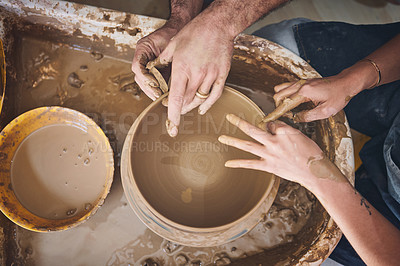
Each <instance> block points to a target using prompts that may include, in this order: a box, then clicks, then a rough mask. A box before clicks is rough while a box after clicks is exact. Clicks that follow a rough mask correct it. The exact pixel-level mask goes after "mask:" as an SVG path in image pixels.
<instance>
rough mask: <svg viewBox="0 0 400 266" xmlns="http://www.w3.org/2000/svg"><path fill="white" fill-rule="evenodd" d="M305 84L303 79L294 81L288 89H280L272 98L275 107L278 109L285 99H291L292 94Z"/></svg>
mask: <svg viewBox="0 0 400 266" xmlns="http://www.w3.org/2000/svg"><path fill="white" fill-rule="evenodd" d="M305 82H306V81H305V80H303V79H302V80H299V81H296V82H294V83H293V84H292V85H290V86H289V87H287V88H284V89H281V90H280V91H279V92H277V93H275V94H274V97H273V98H274V101H275V106H276V107H278V106H279V105H281V104H282V101H283V100H284V99H285V98H288V97H291V96H292V95H293V94H295V93H297V92H298V91H299V90H300V88H301V87H302V86H303V85H304V83H305Z"/></svg>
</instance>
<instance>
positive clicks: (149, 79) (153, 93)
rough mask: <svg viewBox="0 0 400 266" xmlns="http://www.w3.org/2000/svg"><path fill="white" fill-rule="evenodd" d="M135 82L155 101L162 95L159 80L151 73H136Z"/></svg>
mask: <svg viewBox="0 0 400 266" xmlns="http://www.w3.org/2000/svg"><path fill="white" fill-rule="evenodd" d="M135 82H136V83H137V84H138V85H139V87H140V89H141V90H142V91H143V92H144V93H145V94H146V95H147V96H148V97H149V98H150V99H152V100H153V101H154V100H156V99H157V98H159V97H160V96H161V94H162V93H161V91H160V89H159V88H158V86H159V85H158V82H157V80H155V78H154V77H153V76H152V75H151V74H142V75H135Z"/></svg>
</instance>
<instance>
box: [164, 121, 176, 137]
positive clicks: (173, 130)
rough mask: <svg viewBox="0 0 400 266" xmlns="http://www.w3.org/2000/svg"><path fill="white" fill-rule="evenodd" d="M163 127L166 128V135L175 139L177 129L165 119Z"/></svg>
mask: <svg viewBox="0 0 400 266" xmlns="http://www.w3.org/2000/svg"><path fill="white" fill-rule="evenodd" d="M165 126H166V127H167V132H168V135H170V136H171V137H173V138H174V137H176V136H177V135H178V127H177V126H176V125H174V123H172V122H171V120H169V119H167V121H166V122H165Z"/></svg>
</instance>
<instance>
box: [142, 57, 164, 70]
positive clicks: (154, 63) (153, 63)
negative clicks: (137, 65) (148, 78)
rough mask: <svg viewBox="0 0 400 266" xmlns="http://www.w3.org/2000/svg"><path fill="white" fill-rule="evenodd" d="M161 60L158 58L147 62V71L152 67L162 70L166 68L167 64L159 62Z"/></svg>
mask: <svg viewBox="0 0 400 266" xmlns="http://www.w3.org/2000/svg"><path fill="white" fill-rule="evenodd" d="M161 60H162V59H161V58H160V57H157V58H156V59H154V60H152V61H149V62H148V63H147V64H146V68H147V69H151V68H153V67H156V68H158V69H161V68H164V67H167V66H168V62H166V61H165V60H163V61H161Z"/></svg>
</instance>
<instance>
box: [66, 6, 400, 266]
mask: <svg viewBox="0 0 400 266" xmlns="http://www.w3.org/2000/svg"><path fill="white" fill-rule="evenodd" d="M70 1H71V2H77V3H82V4H87V5H93V6H100V7H105V8H110V9H115V10H119V11H125V12H130V13H134V14H141V15H147V16H152V17H158V18H164V19H167V18H168V15H169V1H168V0H145V1H143V0H129V1H126V0H70ZM296 17H304V18H309V19H312V20H317V21H342V22H348V23H354V24H375V23H376V24H380V23H391V22H397V21H400V5H394V4H391V3H388V2H387V1H385V0H335V1H332V0H293V1H291V2H290V3H288V4H286V5H285V6H284V7H281V8H279V9H278V10H275V11H274V12H272V13H271V14H269V15H267V16H266V17H264V18H263V19H261V20H259V21H257V22H256V23H254V24H253V25H252V26H250V27H249V28H248V29H246V30H245V33H248V34H249V33H252V32H254V31H255V30H257V29H259V28H261V27H263V26H265V25H269V24H271V23H277V22H280V21H282V20H285V19H291V18H296ZM352 135H353V141H354V148H355V161H356V168H358V167H359V166H360V164H361V161H360V158H359V157H358V152H359V151H360V149H361V147H362V146H363V145H364V143H365V142H366V141H368V139H369V138H368V137H367V136H364V135H362V134H360V133H358V132H356V131H353V130H352ZM323 265H324V266H327V265H339V264H336V263H335V262H334V261H332V260H328V261H326V262H324V263H323Z"/></svg>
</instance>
